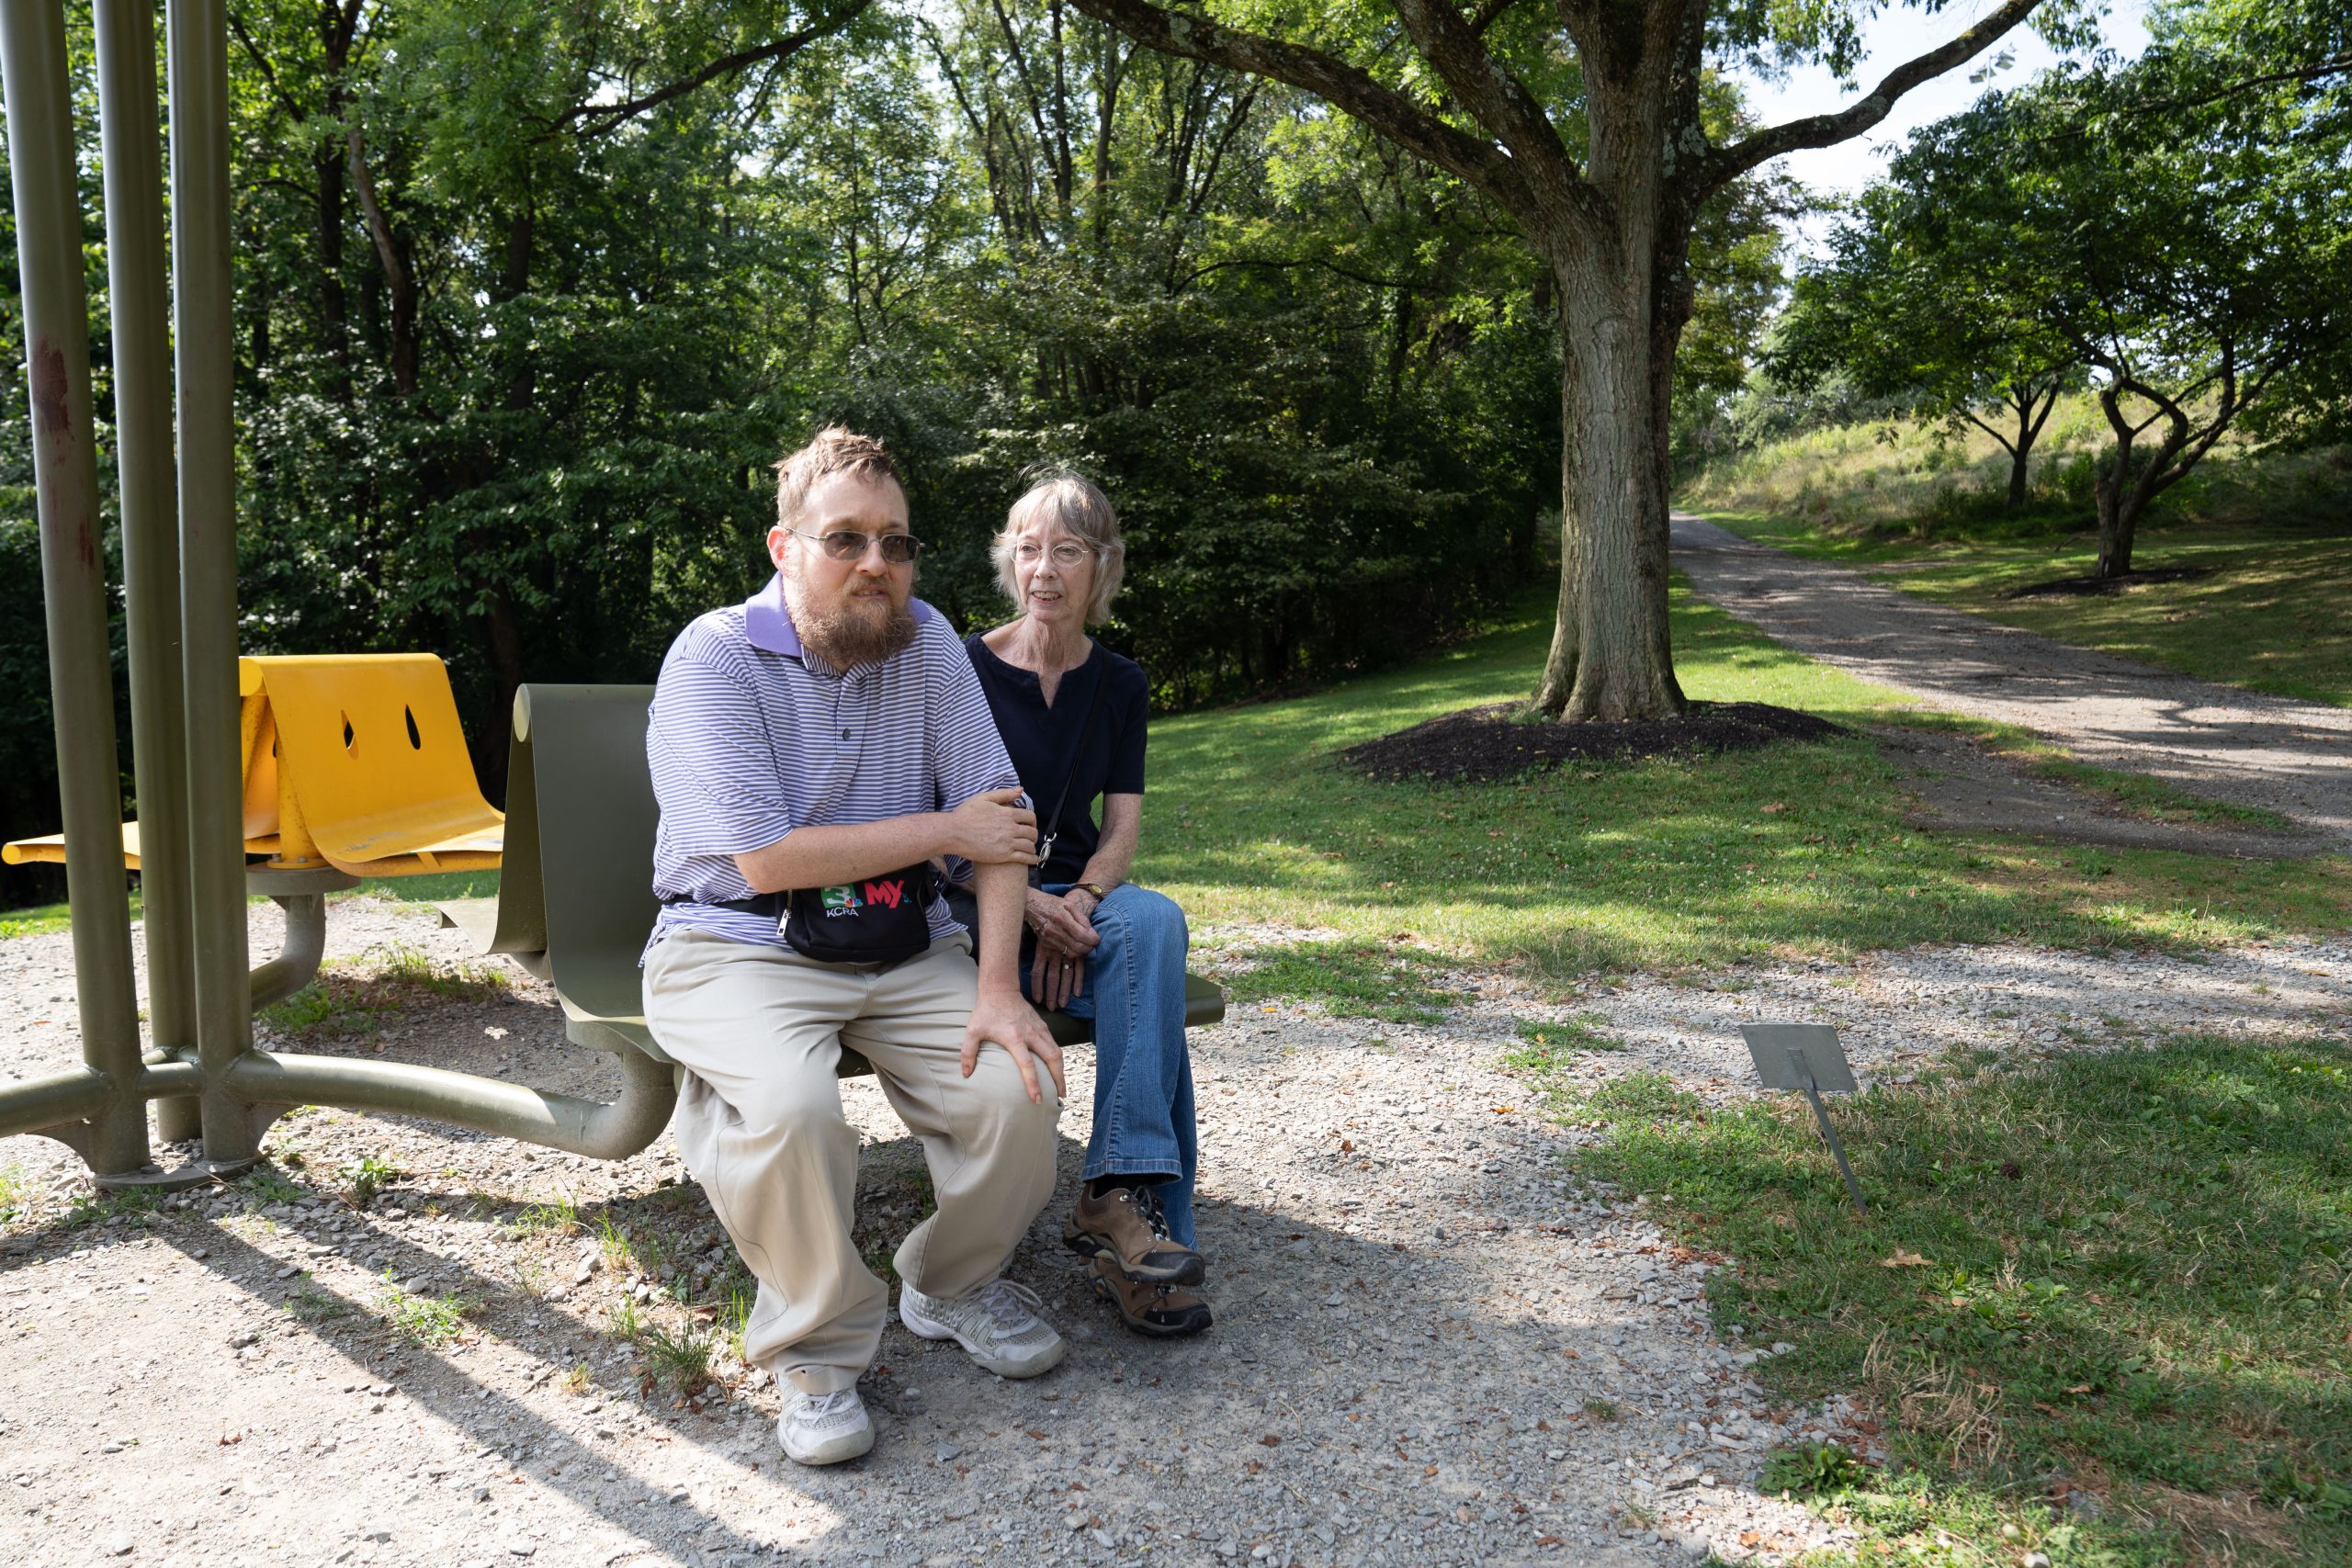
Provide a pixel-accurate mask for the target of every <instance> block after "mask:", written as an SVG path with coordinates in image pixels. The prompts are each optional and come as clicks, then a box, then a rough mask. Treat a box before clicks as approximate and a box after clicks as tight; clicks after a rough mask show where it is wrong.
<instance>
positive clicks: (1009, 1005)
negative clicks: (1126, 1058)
mask: <svg viewBox="0 0 2352 1568" xmlns="http://www.w3.org/2000/svg"><path fill="white" fill-rule="evenodd" d="M991 1041H992V1042H994V1043H997V1044H999V1045H1001V1046H1003V1047H1004V1050H1005V1054H1006V1055H1010V1056H1011V1057H1012V1065H1013V1066H1015V1067H1018V1068H1019V1069H1020V1070H1021V1082H1022V1085H1023V1087H1024V1088H1026V1089H1028V1091H1029V1103H1030V1104H1032V1105H1036V1104H1040V1103H1042V1102H1043V1096H1042V1095H1041V1094H1040V1092H1039V1090H1038V1088H1037V1066H1036V1064H1037V1063H1038V1062H1043V1063H1045V1064H1046V1072H1048V1073H1050V1074H1052V1075H1053V1079H1054V1093H1055V1094H1057V1095H1064V1096H1066V1095H1067V1094H1068V1093H1069V1089H1068V1087H1067V1086H1066V1085H1065V1084H1064V1082H1063V1080H1062V1048H1061V1047H1060V1046H1059V1045H1057V1044H1055V1043H1054V1037H1053V1034H1052V1033H1051V1032H1049V1031H1048V1030H1047V1029H1046V1021H1045V1020H1043V1019H1041V1018H1039V1017H1038V1016H1037V1010H1036V1009H1035V1008H1033V1007H1031V1006H1030V1005H1029V1004H1028V1003H1027V1002H1026V1001H1025V1000H1023V998H1021V996H1020V995H1019V993H1017V992H1016V993H1013V994H1012V995H990V994H989V993H987V992H982V993H981V996H980V999H979V1001H978V1004H977V1005H976V1006H974V1007H973V1009H972V1021H971V1022H969V1023H968V1024H966V1025H965V1026H964V1076H965V1077H967V1078H968V1077H971V1076H972V1071H973V1069H974V1068H975V1067H977V1066H979V1063H980V1046H981V1045H982V1044H983V1043H989V1042H991Z"/></svg>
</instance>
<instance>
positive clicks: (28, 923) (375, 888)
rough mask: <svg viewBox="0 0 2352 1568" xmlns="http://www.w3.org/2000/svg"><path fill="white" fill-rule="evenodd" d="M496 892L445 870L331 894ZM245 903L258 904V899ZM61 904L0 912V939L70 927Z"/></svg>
mask: <svg viewBox="0 0 2352 1568" xmlns="http://www.w3.org/2000/svg"><path fill="white" fill-rule="evenodd" d="M497 892H498V873H496V872H494V871H448V872H439V873H436V874H433V875H430V876H369V877H363V878H362V879H361V880H360V883H359V886H356V887H355V888H352V889H351V890H350V891H349V892H346V893H337V894H334V895H333V897H334V898H338V899H340V898H350V897H358V896H360V895H364V894H374V895H376V896H377V897H384V898H397V899H399V900H401V902H403V903H411V904H439V903H445V902H447V901H448V900H449V899H452V898H489V897H495V896H496V895H497ZM247 902H248V903H255V904H258V903H262V902H264V900H262V899H260V898H253V899H248V900H247ZM146 912H147V907H146V904H145V901H144V900H143V899H142V898H141V895H140V889H139V887H138V886H137V885H136V884H133V885H132V886H131V889H130V918H131V919H134V920H136V919H144V918H145V916H146ZM71 924H72V921H71V920H70V919H68V917H67V912H66V907H65V906H64V905H63V904H31V905H27V906H26V907H24V908H18V909H10V910H8V911H7V912H6V914H5V915H0V941H6V939H8V938H9V937H12V936H41V935H45V934H47V933H48V932H51V931H64V930H66V929H68V927H69V926H71Z"/></svg>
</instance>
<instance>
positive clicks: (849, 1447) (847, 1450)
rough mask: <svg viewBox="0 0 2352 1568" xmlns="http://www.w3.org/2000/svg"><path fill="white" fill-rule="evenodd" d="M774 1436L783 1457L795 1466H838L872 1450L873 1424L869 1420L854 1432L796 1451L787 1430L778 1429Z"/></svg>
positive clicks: (844, 1433) (783, 1428)
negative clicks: (782, 1451) (782, 1452)
mask: <svg viewBox="0 0 2352 1568" xmlns="http://www.w3.org/2000/svg"><path fill="white" fill-rule="evenodd" d="M775 1436H776V1443H777V1446H778V1447H780V1448H782V1449H783V1450H784V1457H785V1458H786V1459H788V1460H790V1461H792V1462H793V1463H795V1464H806V1465H820V1464H840V1463H842V1462H843V1461H848V1460H854V1459H857V1458H860V1457H862V1456H864V1455H865V1454H868V1453H871V1452H872V1451H873V1450H874V1423H873V1422H872V1421H871V1420H868V1421H867V1422H866V1423H865V1426H863V1427H859V1428H858V1429H857V1430H855V1431H854V1432H843V1433H842V1434H841V1435H840V1436H838V1437H832V1438H826V1439H825V1440H824V1441H822V1442H820V1443H814V1444H811V1445H810V1446H809V1447H808V1448H805V1449H796V1448H794V1447H793V1446H792V1437H791V1433H790V1430H789V1429H788V1428H786V1427H778V1428H777V1431H776V1435H775Z"/></svg>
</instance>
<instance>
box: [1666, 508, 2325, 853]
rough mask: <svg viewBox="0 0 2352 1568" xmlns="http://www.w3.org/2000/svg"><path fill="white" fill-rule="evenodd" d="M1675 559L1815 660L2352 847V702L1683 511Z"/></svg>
mask: <svg viewBox="0 0 2352 1568" xmlns="http://www.w3.org/2000/svg"><path fill="white" fill-rule="evenodd" d="M1673 560H1674V566H1675V568H1676V570H1679V571H1680V572H1682V573H1683V574H1684V575H1685V576H1686V577H1688V578H1689V579H1690V581H1691V587H1692V589H1693V590H1695V591H1696V592H1698V594H1699V595H1700V596H1701V597H1702V598H1704V599H1708V600H1711V601H1713V603H1715V604H1720V605H1722V606H1723V607H1724V609H1726V610H1728V611H1730V612H1731V613H1732V614H1733V615H1736V616H1738V617H1739V618H1740V619H1741V620H1744V621H1747V622H1748V623H1750V624H1751V625H1753V626H1757V627H1758V629H1760V630H1761V631H1763V632H1764V633H1765V634H1766V635H1768V636H1770V637H1773V638H1775V639H1776V640H1778V641H1781V642H1783V643H1786V644H1787V645H1788V646H1789V647H1791V648H1792V649H1796V650H1797V651H1798V652H1800V653H1803V654H1804V655H1806V656H1807V657H1809V658H1813V659H1818V660H1823V661H1825V662H1826V663H1830V664H1835V665H1838V666H1839V667H1840V668H1842V669H1846V670H1850V671H1853V672H1854V673H1855V674H1857V675H1860V676H1862V677H1864V678H1865V679H1867V680H1871V681H1875V682H1879V683H1880V684H1881V685H1886V686H1893V687H1894V688H1895V689H1896V690H1898V691H1904V692H1909V693H1912V694H1915V695H1917V696H1920V697H1924V698H1926V699H1928V701H1930V702H1933V703H1935V704H1936V705H1939V706H1941V707H1948V708H1953V709H1956V710H1958V711H1960V712H1962V713H1968V714H1974V715H1977V716H1980V717H1984V718H1991V719H1998V720H2002V721H2004V722H2006V723H2009V724H2016V725H2022V726H2024V727H2025V728H2029V729H2032V730H2035V731H2038V732H2039V733H2041V734H2042V735H2046V736H2048V737H2050V738H2051V739H2053V740H2057V741H2059V742H2061V743H2063V744H2064V745H2065V746H2067V747H2068V748H2070V749H2071V750H2074V751H2075V753H2076V754H2077V755H2079V756H2080V757H2081V758H2082V759H2083V760H2084V761H2087V762H2093V763H2097V764H2098V765H2100V766H2103V767H2109V768H2115V769H2119V770H2121V771H2124V772H2128V773H2148V774H2153V775H2154V776H2155V777H2158V778H2162V779H2167V780H2170V781H2171V782H2173V783H2174V784H2179V785H2180V786H2181V787H2183V788H2184V789H2188V790H2191V791H2193V792H2195V793H2197V794H2199V795H2206V796H2208V797H2210V798H2212V799H2216V800H2225V801H2230V802H2233V803H2235V804H2237V805H2241V806H2256V807H2265V808H2267V809H2268V810H2272V811H2276V812H2278V813H2279V814H2280V815H2281V816H2284V817H2288V818H2292V819H2293V820H2295V821H2296V822H2299V823H2301V824H2303V825H2304V826H2306V827H2308V828H2310V829H2314V830H2316V831H2319V832H2322V833H2324V834H2327V835H2329V836H2330V837H2331V838H2333V839H2334V840H2335V841H2336V842H2337V843H2338V844H2339V845H2344V846H2347V847H2352V709H2346V708H2339V707H2330V706H2327V705H2324V704H2319V703H2301V702H2296V701H2293V700H2291V699H2290V698H2286V697H2273V696H2266V695H2263V694H2260V693H2256V692H2249V691H2245V690H2242V689H2240V688H2237V687H2233V686H2222V685H2215V684H2212V683H2211V682H2204V681H2194V680H2191V679H2189V678H2188V676H2186V675H2176V674H2174V673H2172V672H2170V671H2164V670H2155V669H2152V668H2150V667H2149V666H2147V665H2144V664H2136V663H2133V662H2132V661H2131V660H2125V659H2117V658H2115V657H2113V656H2112V655H2109V654H2105V653H2094V652H2091V651H2089V650H2088V649H2079V648H2071V647H2068V646H2067V645H2066V644H2064V643H2061V642H2052V641H2051V640H2050V639H2049V638H2048V637H2036V636H2035V635H2034V634H2032V633H2031V632H2025V631H2019V630H2018V629H2017V628H2015V627H2013V626H2001V625H1999V624H1998V623H1996V622H1993V621H1987V620H1981V619H1979V618H1977V617H1975V616H1973V615H1967V614H1965V613H1964V612H1962V611H1958V610H1952V609H1949V608H1946V607H1945V606H1942V605H1939V604H1928V602H1927V601H1925V600H1922V599H1915V598H1912V597H1911V596H1910V595H1908V594H1905V593H1901V592H1896V591H1895V590H1894V589H1892V588H1887V587H1884V586H1883V585H1882V584H1880V583H1877V582H1874V581H1871V579H1870V578H1868V577H1866V576H1864V575H1863V574H1862V573H1860V572H1858V571H1852V570H1848V569H1847V568H1845V567H1840V566H1832V565H1830V564H1828V563H1827V562H1825V561H1814V560H1805V559H1803V558H1799V557H1796V556H1792V555H1790V554H1788V553H1787V552H1785V551H1782V550H1777V549H1774V548H1772V547H1770V546H1769V545H1758V544H1751V543H1749V542H1748V541H1747V540H1745V539H1742V538H1741V537H1739V536H1737V535H1736V534H1734V533H1732V532H1730V531H1729V530H1727V529H1724V528H1721V527H1718V526H1716V525H1714V524H1713V523H1709V522H1706V521H1705V520H1703V519H1702V518H1698V517H1693V516H1691V515H1689V514H1688V513H1675V514H1674V519H1673Z"/></svg>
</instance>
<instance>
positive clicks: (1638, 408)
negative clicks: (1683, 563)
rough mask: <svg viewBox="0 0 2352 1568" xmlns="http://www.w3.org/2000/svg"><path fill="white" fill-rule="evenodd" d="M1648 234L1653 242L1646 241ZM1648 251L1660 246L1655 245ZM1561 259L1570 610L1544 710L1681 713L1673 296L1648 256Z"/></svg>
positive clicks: (1564, 583) (1556, 272) (1577, 715)
mask: <svg viewBox="0 0 2352 1568" xmlns="http://www.w3.org/2000/svg"><path fill="white" fill-rule="evenodd" d="M1638 238H1640V239H1642V240H1645V241H1646V240H1647V238H1648V236H1647V235H1646V234H1644V235H1641V236H1639V237H1638ZM1642 248H1643V249H1644V250H1647V249H1649V248H1651V247H1650V246H1648V245H1647V244H1644V245H1643V247H1642ZM1594 250H1595V247H1592V246H1589V245H1580V246H1574V247H1573V248H1568V247H1564V248H1563V249H1562V250H1560V251H1559V252H1557V253H1555V254H1557V255H1558V257H1559V259H1557V260H1555V263H1554V265H1553V279H1554V281H1555V284H1556V285H1557V288H1558V309H1559V322H1560V350H1561V353H1560V369H1561V374H1560V416H1561V430H1562V432H1563V439H1562V441H1561V444H1560V607H1559V619H1558V623H1557V625H1556V626H1555V628H1554V630H1553V634H1552V651H1551V655H1550V657H1549V658H1548V659H1547V660H1545V663H1544V682H1543V684H1542V685H1541V686H1540V687H1539V688H1538V689H1537V691H1536V694H1535V705H1536V707H1537V708H1538V709H1540V710H1541V711H1542V712H1544V713H1545V714H1547V715H1549V716H1552V717H1554V718H1556V719H1561V720H1564V721H1568V722H1576V721H1581V720H1586V719H1636V718H1671V717H1673V716H1677V715H1679V714H1680V713H1681V712H1682V710H1683V706H1684V701H1683V696H1682V688H1681V686H1680V685H1679V684H1678V683H1677V682H1676V681H1675V679H1674V654H1673V638H1672V633H1671V629H1670V626H1669V625H1668V618H1667V571H1668V567H1667V483H1666V475H1667V466H1666V452H1665V434H1666V429H1667V424H1666V415H1665V409H1664V406H1663V400H1664V398H1665V396H1666V395H1667V393H1668V389H1669V387H1670V381H1671V378H1672V375H1673V368H1674V366H1673V359H1674V337H1675V335H1676V333H1677V332H1678V331H1679V326H1680V323H1679V321H1675V320H1673V314H1674V312H1673V310H1672V304H1673V302H1672V301H1671V300H1668V301H1666V302H1664V303H1665V307H1666V308H1665V309H1664V310H1661V308H1660V307H1661V302H1660V301H1659V299H1657V280H1658V271H1659V269H1658V268H1657V266H1656V264H1655V262H1654V261H1653V259H1652V258H1651V257H1650V256H1647V255H1644V256H1642V257H1641V258H1640V259H1639V260H1638V261H1636V262H1635V263H1634V265H1625V262H1624V258H1623V256H1622V255H1620V256H1617V257H1604V256H1601V255H1598V254H1594Z"/></svg>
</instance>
